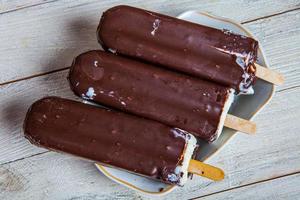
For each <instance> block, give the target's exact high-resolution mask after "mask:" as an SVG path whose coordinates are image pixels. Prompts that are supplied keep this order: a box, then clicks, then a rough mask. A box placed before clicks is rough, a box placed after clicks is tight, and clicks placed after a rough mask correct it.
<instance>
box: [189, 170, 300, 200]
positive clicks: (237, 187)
mask: <svg viewBox="0 0 300 200" xmlns="http://www.w3.org/2000/svg"><path fill="white" fill-rule="evenodd" d="M296 174H300V171H297V172H293V173H289V174H285V175H281V176H277V177H273V178H268V179H265V180H261V181H256V182H253V183H248V184H245V185H240V186H236V187H233V188H229V189H225V190H221V191H218V192H213V193H210V194H206V195H203V196H198V197H194V198H191V199H201V198H203V197H207V196H212V195H215V194H220V193H223V192H228V191H232V190H235V189H239V188H243V187H247V186H251V185H255V184H259V183H266V182H270V181H273V180H276V179H281V178H284V177H288V176H294V175H296Z"/></svg>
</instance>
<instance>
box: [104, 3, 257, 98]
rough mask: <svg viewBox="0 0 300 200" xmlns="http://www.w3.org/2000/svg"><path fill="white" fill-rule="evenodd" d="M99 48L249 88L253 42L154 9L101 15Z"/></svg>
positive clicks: (127, 9) (254, 50) (120, 10)
mask: <svg viewBox="0 0 300 200" xmlns="http://www.w3.org/2000/svg"><path fill="white" fill-rule="evenodd" d="M98 40H99V42H100V43H101V45H102V46H103V47H104V49H107V50H110V51H111V52H113V53H118V54H123V55H127V56H131V57H135V58H138V59H142V60H146V61H148V62H152V63H154V64H159V65H162V66H165V67H168V68H169V69H173V70H178V71H181V72H185V73H187V74H190V75H193V76H196V77H200V78H204V79H207V80H210V81H214V82H217V83H219V84H222V85H225V86H228V87H232V88H234V89H235V90H236V91H237V92H242V93H253V89H252V85H253V83H254V80H255V71H256V68H255V65H254V62H255V61H256V58H257V48H258V42H257V41H256V40H254V39H252V38H249V37H245V36H242V35H238V34H234V33H232V32H231V31H229V30H219V29H215V28H211V27H207V26H203V25H199V24H195V23H191V22H188V21H184V20H181V19H177V18H174V17H170V16H166V15H162V14H159V13H155V12H151V11H147V10H143V9H139V8H134V7H130V6H116V7H113V8H110V9H108V10H107V11H105V12H104V13H103V15H102V18H101V21H100V24H99V27H98Z"/></svg>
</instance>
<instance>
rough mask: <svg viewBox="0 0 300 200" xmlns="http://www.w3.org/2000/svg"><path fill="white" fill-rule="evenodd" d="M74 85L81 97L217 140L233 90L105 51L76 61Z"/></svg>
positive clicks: (80, 56)
mask: <svg viewBox="0 0 300 200" xmlns="http://www.w3.org/2000/svg"><path fill="white" fill-rule="evenodd" d="M69 80H70V85H71V88H72V90H73V91H74V92H75V94H77V95H78V96H81V97H83V98H85V99H88V100H92V101H94V102H97V103H100V104H104V105H106V106H111V107H113V108H117V109H120V110H124V111H127V112H129V113H133V114H135V115H138V116H142V117H145V118H149V119H153V120H156V121H160V122H162V123H165V124H167V125H170V126H173V127H178V128H181V129H183V130H186V131H188V132H191V133H193V134H194V135H195V136H198V137H200V138H202V139H204V140H206V141H213V140H214V139H216V137H217V134H216V130H217V126H218V124H219V122H220V116H221V113H222V110H223V107H224V103H225V101H226V99H227V98H228V91H229V88H227V87H223V86H221V85H218V84H214V83H211V82H207V81H203V80H200V79H196V78H192V77H189V76H186V75H184V74H180V73H175V72H172V71H169V70H165V69H161V68H158V67H155V66H152V65H149V64H145V63H142V62H138V61H134V60H132V59H128V58H124V57H121V56H116V55H114V54H111V53H107V52H104V51H89V52H86V53H83V54H81V55H79V56H78V57H77V58H75V60H74V62H73V65H72V67H71V69H70V74H69Z"/></svg>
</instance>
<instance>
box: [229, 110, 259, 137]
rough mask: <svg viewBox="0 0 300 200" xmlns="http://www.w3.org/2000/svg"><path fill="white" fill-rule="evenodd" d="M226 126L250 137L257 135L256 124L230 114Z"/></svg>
mask: <svg viewBox="0 0 300 200" xmlns="http://www.w3.org/2000/svg"><path fill="white" fill-rule="evenodd" d="M224 126H226V127H228V128H232V129H234V130H237V131H240V132H243V133H247V134H250V135H253V134H255V133H256V124H255V123H254V122H251V121H249V120H245V119H242V118H239V117H236V116H234V115H230V114H227V115H226V118H225V122H224Z"/></svg>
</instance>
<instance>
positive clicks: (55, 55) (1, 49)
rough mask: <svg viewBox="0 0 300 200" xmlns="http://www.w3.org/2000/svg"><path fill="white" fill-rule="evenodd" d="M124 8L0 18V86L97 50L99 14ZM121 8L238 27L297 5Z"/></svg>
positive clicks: (48, 9)
mask: <svg viewBox="0 0 300 200" xmlns="http://www.w3.org/2000/svg"><path fill="white" fill-rule="evenodd" d="M37 1H38V0H37ZM25 2H27V3H28V2H29V3H30V2H31V1H30V0H29V1H25ZM32 2H34V1H33V0H32ZM123 3H124V2H123V1H120V0H114V1H108V0H107V1H98V0H87V1H84V2H83V1H55V2H51V3H46V4H41V5H38V6H33V7H29V8H26V9H20V10H17V11H14V12H8V13H4V14H2V15H0V24H1V25H0V42H1V46H0V60H1V62H0V69H1V76H0V83H4V82H7V81H11V80H15V79H19V78H23V77H27V76H31V75H33V74H38V73H43V72H48V71H52V70H55V69H59V68H63V67H66V66H68V65H70V63H71V62H72V58H73V57H74V56H75V55H77V54H79V53H80V52H83V51H86V50H89V49H95V48H100V47H99V45H98V44H97V41H96V36H95V35H96V34H95V30H96V27H97V25H98V20H99V18H100V15H101V13H102V11H104V10H106V9H108V8H109V7H112V6H114V5H118V4H123ZM126 3H127V4H130V5H134V6H138V7H143V8H146V9H149V10H154V11H158V12H162V13H166V14H169V15H173V16H176V15H178V14H179V13H181V12H184V11H186V10H190V9H193V10H200V11H208V12H211V13H214V14H216V15H220V16H225V17H229V18H232V19H235V20H237V21H245V20H252V19H255V18H258V17H263V16H266V15H270V14H274V13H277V12H282V11H285V10H288V9H293V8H295V7H298V6H300V5H299V2H298V1H297V0H288V1H275V2H274V1H272V0H259V1H248V0H244V1H238V0H234V1H226V0H220V1H212V0H205V1H201V3H200V2H198V1H192V0H184V1H176V2H174V1H168V0H163V1H161V0H153V1H144V0H130V1H127V2H126ZM2 4H3V5H4V6H5V5H7V4H8V3H7V2H5V3H2ZM12 4H14V3H12ZM19 5H21V3H20V4H19ZM259 8H263V9H259ZM232 9H234V12H233V11H232ZM294 23H295V24H296V22H295V21H294ZM297 24H299V23H297ZM289 28H291V29H293V30H295V28H294V27H289Z"/></svg>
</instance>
